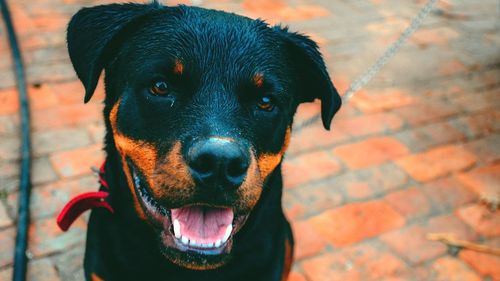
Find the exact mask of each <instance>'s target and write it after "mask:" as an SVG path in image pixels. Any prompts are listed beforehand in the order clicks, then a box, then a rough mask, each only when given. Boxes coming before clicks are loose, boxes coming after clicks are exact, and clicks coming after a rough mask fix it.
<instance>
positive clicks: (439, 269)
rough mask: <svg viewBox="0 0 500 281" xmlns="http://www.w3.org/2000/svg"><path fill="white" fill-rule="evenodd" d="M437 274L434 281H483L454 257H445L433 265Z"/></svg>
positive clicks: (433, 269)
mask: <svg viewBox="0 0 500 281" xmlns="http://www.w3.org/2000/svg"><path fill="white" fill-rule="evenodd" d="M432 271H433V273H434V274H435V275H434V276H435V279H434V280H447V281H462V280H467V281H481V278H480V277H479V276H478V275H477V274H476V273H475V272H474V271H472V270H471V268H469V267H468V266H467V265H466V264H464V263H463V262H462V261H461V260H459V259H456V258H452V257H443V258H440V259H438V260H436V261H435V262H434V263H433V264H432Z"/></svg>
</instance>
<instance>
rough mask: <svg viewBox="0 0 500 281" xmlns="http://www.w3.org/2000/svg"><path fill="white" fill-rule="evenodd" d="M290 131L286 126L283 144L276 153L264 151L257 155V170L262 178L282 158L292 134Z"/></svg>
mask: <svg viewBox="0 0 500 281" xmlns="http://www.w3.org/2000/svg"><path fill="white" fill-rule="evenodd" d="M291 132H292V130H291V128H290V127H288V128H287V129H286V132H285V139H284V141H283V145H282V146H281V150H280V151H279V152H278V153H276V154H272V153H264V154H262V155H260V156H259V170H260V175H261V178H262V180H265V179H266V178H267V177H268V176H269V174H271V173H272V171H274V169H275V168H276V167H277V166H278V164H279V163H280V162H281V160H282V159H283V155H284V154H285V152H286V150H287V149H288V145H289V144H290V137H291V134H292V133H291Z"/></svg>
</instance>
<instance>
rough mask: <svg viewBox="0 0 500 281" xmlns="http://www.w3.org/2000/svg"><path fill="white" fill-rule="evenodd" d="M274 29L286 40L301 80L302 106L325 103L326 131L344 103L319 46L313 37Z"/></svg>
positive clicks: (282, 29) (286, 45)
mask: <svg viewBox="0 0 500 281" xmlns="http://www.w3.org/2000/svg"><path fill="white" fill-rule="evenodd" d="M274 29H275V30H276V31H277V32H278V33H279V34H280V36H282V37H283V38H284V41H285V47H286V48H287V50H288V53H289V56H290V61H291V63H292V64H293V68H294V71H295V75H296V77H295V78H296V79H297V80H298V85H299V89H298V94H299V97H298V98H299V102H311V101H314V100H315V99H320V100H321V119H322V121H323V126H324V127H325V129H327V130H329V129H330V124H331V122H332V118H333V116H334V115H335V113H336V112H337V111H338V110H339V109H340V105H341V104H342V99H341V98H340V95H339V93H338V92H337V89H335V86H334V85H333V83H332V81H331V80H330V76H329V75H328V71H327V70H326V66H325V62H324V61H323V58H322V56H321V53H320V52H319V47H318V45H317V44H316V43H315V42H314V41H313V40H311V39H310V38H309V37H307V36H305V35H302V34H299V33H294V32H290V31H288V28H286V27H281V26H275V27H274Z"/></svg>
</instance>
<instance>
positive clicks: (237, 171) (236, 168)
mask: <svg viewBox="0 0 500 281" xmlns="http://www.w3.org/2000/svg"><path fill="white" fill-rule="evenodd" d="M187 162H188V165H189V168H190V170H191V174H192V176H193V178H194V179H195V180H197V181H199V182H200V183H202V184H204V185H221V186H227V187H230V188H237V187H239V186H240V185H241V184H242V183H243V180H244V179H245V175H246V173H247V170H248V166H249V165H250V157H249V153H248V151H246V150H245V149H243V148H242V147H241V146H240V145H239V144H238V143H236V142H234V141H231V140H228V139H221V138H209V139H206V140H202V141H198V142H196V143H195V144H194V145H193V146H191V148H190V149H189V151H188V155H187Z"/></svg>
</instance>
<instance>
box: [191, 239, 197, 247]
mask: <svg viewBox="0 0 500 281" xmlns="http://www.w3.org/2000/svg"><path fill="white" fill-rule="evenodd" d="M189 246H193V247H196V246H198V244H197V243H196V240H189Z"/></svg>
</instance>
